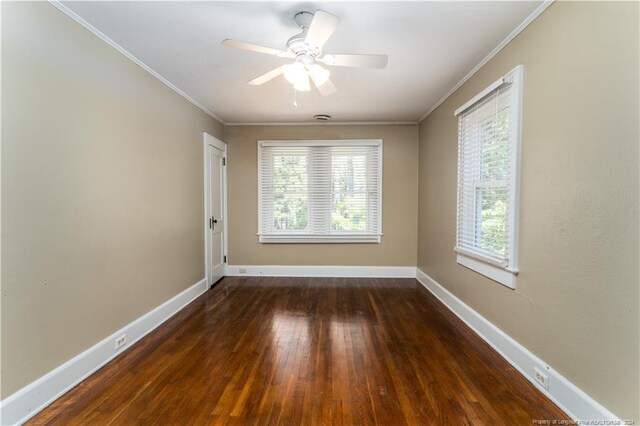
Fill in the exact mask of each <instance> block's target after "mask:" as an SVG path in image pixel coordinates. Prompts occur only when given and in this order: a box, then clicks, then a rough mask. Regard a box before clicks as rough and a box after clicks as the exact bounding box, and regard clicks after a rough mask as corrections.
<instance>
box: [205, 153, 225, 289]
mask: <svg viewBox="0 0 640 426" xmlns="http://www.w3.org/2000/svg"><path fill="white" fill-rule="evenodd" d="M218 142H219V141H218ZM207 151H208V155H207V157H208V159H207V161H208V169H209V173H208V174H209V185H208V186H209V197H208V199H209V209H208V211H209V218H208V225H209V227H208V230H207V232H208V233H209V236H208V237H209V238H207V239H208V240H209V250H208V252H209V256H208V257H209V258H208V259H207V261H208V262H209V268H208V269H209V271H210V272H209V284H213V283H215V282H216V281H218V280H219V279H221V278H222V277H223V276H224V264H225V260H226V259H225V237H226V236H225V234H224V229H225V223H224V221H225V219H226V218H225V217H224V216H225V206H224V202H225V194H224V191H225V174H224V167H225V162H226V159H225V151H223V150H222V149H219V148H217V147H216V146H214V145H211V144H207Z"/></svg>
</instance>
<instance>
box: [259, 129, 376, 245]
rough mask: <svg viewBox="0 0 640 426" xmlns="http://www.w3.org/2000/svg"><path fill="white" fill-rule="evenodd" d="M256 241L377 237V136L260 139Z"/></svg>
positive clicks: (328, 240)
mask: <svg viewBox="0 0 640 426" xmlns="http://www.w3.org/2000/svg"><path fill="white" fill-rule="evenodd" d="M258 156H259V158H258V160H259V164H258V176H259V177H258V180H259V182H258V186H259V188H258V205H259V224H258V226H259V232H258V234H259V236H260V242H379V241H380V235H381V222H382V220H381V206H382V194H381V182H382V142H381V141H378V140H375V141H369V140H366V141H361V140H359V141H260V142H259V145H258Z"/></svg>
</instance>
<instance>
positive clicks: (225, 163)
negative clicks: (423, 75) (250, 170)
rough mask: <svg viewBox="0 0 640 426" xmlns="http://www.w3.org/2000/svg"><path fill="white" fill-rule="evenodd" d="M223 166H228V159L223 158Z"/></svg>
mask: <svg viewBox="0 0 640 426" xmlns="http://www.w3.org/2000/svg"><path fill="white" fill-rule="evenodd" d="M222 165H223V166H226V165H227V159H226V158H223V159H222Z"/></svg>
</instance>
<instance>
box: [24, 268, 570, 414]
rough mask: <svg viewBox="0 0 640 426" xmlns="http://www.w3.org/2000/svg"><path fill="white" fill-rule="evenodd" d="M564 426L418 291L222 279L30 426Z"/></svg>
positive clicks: (325, 281) (375, 283) (380, 284)
mask: <svg viewBox="0 0 640 426" xmlns="http://www.w3.org/2000/svg"><path fill="white" fill-rule="evenodd" d="M533 419H567V416H566V415H565V414H564V413H563V412H562V411H560V410H559V409H558V408H557V407H556V406H555V405H554V404H553V403H551V402H550V401H549V400H548V399H546V398H545V397H544V396H543V395H542V394H541V393H539V392H538V391H537V390H536V389H535V388H534V387H533V386H532V385H531V384H530V383H529V382H528V381H527V380H526V379H525V378H523V377H522V376H521V375H520V374H519V373H518V372H517V371H516V370H515V369H514V368H512V367H511V366H510V365H509V364H508V363H507V362H506V361H504V360H503V359H502V358H501V357H500V356H499V355H498V354H497V353H496V352H494V351H493V350H492V349H491V348H490V347H489V346H488V345H487V344H486V343H484V342H483V341H482V340H481V339H480V338H479V337H478V336H476V335H475V334H474V333H473V332H472V331H471V330H470V329H468V328H467V327H466V326H465V325H464V324H463V323H462V322H461V321H460V320H459V319H458V318H457V317H455V316H454V315H453V314H452V313H451V312H449V311H448V310H447V308H446V307H444V306H443V305H442V304H441V303H440V302H439V301H438V300H437V299H435V298H434V297H433V296H432V295H431V293H429V292H428V291H427V290H426V289H424V288H423V287H422V286H421V285H420V284H419V283H418V282H417V281H416V280H413V279H364V278H362V279H350V278H267V277H264V278H262V277H259V278H249V277H247V278H244V277H243V278H237V277H228V278H225V279H223V280H222V281H221V282H220V283H218V284H217V285H216V286H215V287H214V288H213V289H211V290H210V291H208V292H207V293H205V294H204V295H203V296H201V297H200V298H198V299H197V300H196V301H195V302H194V303H192V304H191V305H189V306H188V307H187V308H186V309H184V310H183V311H181V312H180V313H179V314H178V315H176V316H175V317H173V318H172V319H170V320H169V321H168V322H166V323H165V324H163V325H162V326H161V327H159V328H158V329H157V330H156V331H154V332H153V333H151V334H149V335H148V336H147V337H146V338H145V339H143V340H141V341H140V342H139V343H138V344H136V345H134V346H133V347H132V348H130V349H129V350H128V351H127V352H125V353H124V354H122V355H121V356H120V357H118V358H117V359H115V360H114V361H112V362H111V363H109V364H108V365H106V366H105V367H104V368H102V369H101V370H99V371H98V372H97V373H96V374H94V375H93V376H91V377H90V378H89V379H87V380H86V381H84V382H83V383H81V384H80V385H78V386H77V387H75V388H74V389H72V390H71V391H70V392H68V393H67V394H66V395H64V396H63V397H62V398H60V399H59V400H57V401H56V402H54V403H53V404H52V405H51V406H50V407H48V408H47V409H45V410H44V411H42V412H41V413H40V414H38V415H37V416H36V417H34V418H33V419H32V420H31V421H30V422H29V423H28V424H30V425H41V424H60V425H80V424H82V425H109V424H113V425H134V424H136V425H147V424H149V425H151V424H154V425H217V424H221V425H222V424H227V425H275V424H281V425H354V424H371V425H373V424H378V425H404V424H411V425H456V424H474V425H476V424H492V425H496V424H505V425H518V424H522V425H525V424H526V425H530V424H532V420H533Z"/></svg>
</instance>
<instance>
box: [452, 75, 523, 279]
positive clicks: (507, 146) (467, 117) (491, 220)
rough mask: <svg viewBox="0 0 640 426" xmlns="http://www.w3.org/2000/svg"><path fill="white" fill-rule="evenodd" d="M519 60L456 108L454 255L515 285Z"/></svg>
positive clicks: (468, 265)
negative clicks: (502, 74) (456, 155)
mask: <svg viewBox="0 0 640 426" xmlns="http://www.w3.org/2000/svg"><path fill="white" fill-rule="evenodd" d="M521 81H522V66H518V67H516V68H515V69H514V70H512V71H511V72H509V73H508V74H507V75H505V76H504V77H502V78H500V79H499V80H498V81H496V82H494V83H493V84H492V85H490V86H489V87H488V88H486V89H485V90H484V91H482V92H481V93H480V94H479V95H478V96H476V97H475V98H473V99H472V100H470V101H469V102H467V103H466V104H465V105H463V106H462V107H460V108H458V110H456V113H455V114H456V116H457V117H458V194H457V195H458V209H457V237H456V247H455V251H456V252H457V261H458V263H459V264H461V265H463V266H466V267H468V268H470V269H473V270H475V271H477V272H479V273H481V274H483V275H485V276H487V277H489V278H491V279H493V280H495V281H497V282H499V283H501V284H504V285H506V286H508V287H511V288H515V275H516V274H517V267H516V259H517V257H516V249H517V245H516V243H517V238H516V237H517V203H518V163H519V160H518V157H519V144H520V110H521V107H520V105H521V97H522V95H521Z"/></svg>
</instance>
